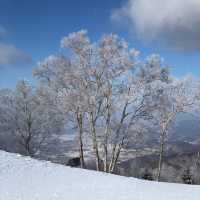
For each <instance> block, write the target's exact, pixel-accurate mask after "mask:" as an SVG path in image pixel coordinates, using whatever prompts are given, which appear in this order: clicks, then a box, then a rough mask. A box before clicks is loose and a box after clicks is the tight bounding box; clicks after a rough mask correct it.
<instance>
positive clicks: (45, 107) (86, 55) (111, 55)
mask: <svg viewBox="0 0 200 200" xmlns="http://www.w3.org/2000/svg"><path fill="white" fill-rule="evenodd" d="M61 49H62V51H61V52H62V53H58V54H56V55H51V56H49V57H48V58H46V59H44V60H43V61H41V62H40V63H39V64H38V67H37V68H36V69H35V70H34V76H35V77H36V78H37V79H38V80H39V84H38V85H39V86H38V87H37V88H33V87H32V86H30V85H29V84H28V83H26V82H25V81H22V82H19V83H18V84H17V88H16V90H15V91H9V92H8V91H7V92H6V94H5V91H4V92H2V93H1V94H0V101H1V106H0V115H1V117H0V124H1V126H2V127H4V130H5V129H7V130H9V131H13V132H14V133H15V134H17V135H18V136H19V139H20V144H21V145H22V146H23V147H24V149H25V151H26V152H27V154H28V155H33V154H35V153H36V152H37V151H38V149H39V147H40V146H41V144H42V143H43V142H44V141H45V138H47V137H49V136H50V135H52V134H54V133H57V132H60V131H61V130H63V128H64V125H65V126H66V125H67V124H68V123H70V124H73V125H74V127H75V128H76V132H77V136H78V140H79V157H80V165H81V167H82V168H84V167H85V156H84V145H87V144H85V143H84V138H87V140H89V141H90V143H91V144H92V150H93V155H94V158H95V163H96V170H98V171H99V170H103V171H104V172H109V173H113V172H114V170H115V168H116V165H117V164H118V162H119V158H120V154H121V151H122V149H123V148H124V147H125V146H126V145H127V143H128V142H129V143H130V142H132V143H134V142H136V140H135V138H136V136H137V135H138V134H142V133H144V129H146V130H148V128H149V127H152V126H153V127H156V129H157V130H158V135H159V136H160V147H159V162H158V173H157V178H156V179H157V180H159V179H160V176H161V170H162V162H163V154H164V149H165V141H166V139H167V134H168V131H169V129H170V127H171V126H172V124H173V123H174V122H175V119H176V117H177V116H178V115H179V114H180V113H181V112H189V111H190V110H191V109H193V108H194V105H197V103H198V100H199V84H198V82H197V81H195V80H194V79H193V78H192V77H184V78H183V79H178V80H176V79H175V78H173V77H172V76H171V75H170V71H169V68H168V67H166V66H163V63H162V59H161V58H160V57H159V56H158V55H151V56H149V57H148V58H147V59H146V60H145V61H141V60H140V59H139V52H138V51H137V50H135V49H131V48H130V47H129V45H128V43H127V42H126V41H125V40H124V39H122V38H120V37H118V36H117V35H114V34H109V35H104V36H102V38H101V39H100V40H98V41H96V42H92V41H91V40H90V39H89V37H88V35H87V31H85V30H81V31H79V32H75V33H71V34H69V35H68V36H67V37H64V38H63V39H62V40H61ZM1 113H2V114H1ZM4 113H6V114H5V115H4ZM64 122H65V123H64ZM11 124H12V125H11ZM145 133H146V132H145Z"/></svg>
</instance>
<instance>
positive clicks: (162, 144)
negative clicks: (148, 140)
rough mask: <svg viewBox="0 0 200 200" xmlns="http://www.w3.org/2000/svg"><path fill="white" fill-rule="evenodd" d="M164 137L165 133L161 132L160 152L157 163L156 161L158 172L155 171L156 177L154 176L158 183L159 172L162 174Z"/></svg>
mask: <svg viewBox="0 0 200 200" xmlns="http://www.w3.org/2000/svg"><path fill="white" fill-rule="evenodd" d="M165 135H166V134H165V131H163V132H162V134H161V136H160V152H159V161H158V171H157V176H156V180H157V181H160V177H161V172H162V165H163V154H164V144H165Z"/></svg>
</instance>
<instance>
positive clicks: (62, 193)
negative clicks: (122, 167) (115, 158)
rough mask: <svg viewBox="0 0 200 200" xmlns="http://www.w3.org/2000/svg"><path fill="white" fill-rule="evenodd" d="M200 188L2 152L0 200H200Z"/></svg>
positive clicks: (0, 155) (0, 158)
mask: <svg viewBox="0 0 200 200" xmlns="http://www.w3.org/2000/svg"><path fill="white" fill-rule="evenodd" d="M199 199H200V186H189V185H180V184H168V183H156V182H148V181H142V180H138V179H134V178H126V177H121V176H115V175H110V174H104V173H98V172H94V171H87V170H81V169H74V168H70V167H64V166H61V165H56V164H53V163H50V162H45V161H37V160H33V159H31V158H28V157H22V156H19V155H16V154H10V153H6V152H2V151H0V200H199Z"/></svg>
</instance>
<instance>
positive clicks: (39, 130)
mask: <svg viewBox="0 0 200 200" xmlns="http://www.w3.org/2000/svg"><path fill="white" fill-rule="evenodd" d="M46 94H47V93H45V90H44V88H42V87H41V88H38V89H37V90H36V89H34V88H33V87H32V86H31V85H30V84H29V83H28V82H27V81H19V82H18V83H17V87H16V90H15V91H13V92H12V93H11V95H10V96H6V95H5V94H4V99H5V100H7V102H6V101H4V102H2V108H3V110H4V115H3V118H2V116H1V118H0V119H1V122H0V123H1V126H3V127H7V128H8V131H10V132H12V133H13V134H15V135H16V136H17V138H18V141H19V144H20V145H21V146H22V147H23V152H25V154H26V155H29V156H34V155H35V154H36V153H38V151H39V150H40V148H41V145H43V144H44V142H45V141H46V139H47V138H48V137H50V136H51V135H52V134H56V133H58V132H59V131H61V129H62V127H63V119H62V115H59V114H58V111H57V109H56V107H55V106H53V102H52V101H50V98H49V97H50V96H49V97H48V100H47V95H46ZM44 97H45V98H44ZM1 99H2V98H1Z"/></svg>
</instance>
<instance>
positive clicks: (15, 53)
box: [0, 43, 32, 66]
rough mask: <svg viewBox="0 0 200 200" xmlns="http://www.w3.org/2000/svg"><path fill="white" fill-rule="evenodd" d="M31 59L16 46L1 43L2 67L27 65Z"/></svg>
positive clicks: (0, 59) (0, 63)
mask: <svg viewBox="0 0 200 200" xmlns="http://www.w3.org/2000/svg"><path fill="white" fill-rule="evenodd" d="M31 61H32V59H31V57H30V56H29V55H28V54H26V53H25V52H23V51H22V50H20V49H18V48H16V47H15V46H14V45H11V44H5V43H0V66H7V65H18V64H27V63H30V62H31Z"/></svg>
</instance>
